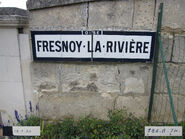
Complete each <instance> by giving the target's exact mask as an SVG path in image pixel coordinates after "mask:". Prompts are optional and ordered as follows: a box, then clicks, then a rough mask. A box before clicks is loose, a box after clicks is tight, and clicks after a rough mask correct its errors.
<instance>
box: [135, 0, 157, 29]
mask: <svg viewBox="0 0 185 139" xmlns="http://www.w3.org/2000/svg"><path fill="white" fill-rule="evenodd" d="M134 6H135V7H134V20H133V28H134V29H143V30H147V29H148V30H156V20H155V18H154V13H155V11H154V10H155V1H154V0H135V2H134Z"/></svg>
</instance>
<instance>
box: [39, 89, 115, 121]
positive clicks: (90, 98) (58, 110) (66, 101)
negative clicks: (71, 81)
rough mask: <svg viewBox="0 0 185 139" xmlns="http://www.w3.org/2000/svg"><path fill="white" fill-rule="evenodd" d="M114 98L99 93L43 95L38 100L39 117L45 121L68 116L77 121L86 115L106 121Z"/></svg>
mask: <svg viewBox="0 0 185 139" xmlns="http://www.w3.org/2000/svg"><path fill="white" fill-rule="evenodd" d="M113 103H114V97H112V96H111V95H109V97H105V96H101V95H100V94H99V93H96V92H93V93H89V92H81V93H76V92H74V93H72V92H68V93H63V94H59V95H48V96H47V95H44V96H42V97H40V99H39V108H40V116H42V117H43V118H46V119H55V120H57V119H63V118H64V117H69V116H70V115H72V116H74V118H76V119H78V118H79V117H84V116H87V115H92V116H94V117H97V118H101V119H107V112H108V110H109V109H113Z"/></svg>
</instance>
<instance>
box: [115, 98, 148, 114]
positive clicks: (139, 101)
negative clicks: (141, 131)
mask: <svg viewBox="0 0 185 139" xmlns="http://www.w3.org/2000/svg"><path fill="white" fill-rule="evenodd" d="M148 100H149V97H148V96H140V97H133V96H119V97H118V98H117V99H116V105H115V108H116V109H126V110H127V112H128V113H133V114H134V115H135V116H136V117H146V116H147V108H148Z"/></svg>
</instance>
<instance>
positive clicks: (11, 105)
mask: <svg viewBox="0 0 185 139" xmlns="http://www.w3.org/2000/svg"><path fill="white" fill-rule="evenodd" d="M0 92H1V97H0V102H1V103H0V110H1V112H2V119H3V123H4V124H5V125H6V124H8V120H10V122H11V124H13V123H16V122H17V120H16V119H15V113H14V111H15V110H17V111H18V113H19V114H21V116H22V117H23V118H24V116H25V114H26V111H25V103H24V95H23V86H22V82H0ZM9 116H11V117H9ZM20 118H21V117H20ZM12 120H13V121H12Z"/></svg>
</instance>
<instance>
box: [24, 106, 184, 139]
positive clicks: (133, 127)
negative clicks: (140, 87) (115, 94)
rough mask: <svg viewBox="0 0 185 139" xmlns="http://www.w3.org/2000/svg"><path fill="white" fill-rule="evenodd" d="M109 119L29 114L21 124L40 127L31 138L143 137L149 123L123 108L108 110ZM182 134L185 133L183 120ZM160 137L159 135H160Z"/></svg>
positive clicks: (139, 138) (100, 138)
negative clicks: (56, 119) (51, 119)
mask: <svg viewBox="0 0 185 139" xmlns="http://www.w3.org/2000/svg"><path fill="white" fill-rule="evenodd" d="M108 118H109V120H100V119H97V118H94V117H92V116H86V117H84V118H80V119H79V120H78V121H75V120H74V119H73V118H65V119H64V120H62V121H60V122H50V123H49V122H46V121H44V120H42V119H40V118H38V117H34V116H31V117H29V118H28V119H27V120H22V121H21V123H22V125H27V126H34V125H35V126H38V125H40V127H41V136H40V137H32V138H33V139H51V138H52V139H130V138H134V139H135V138H136V139H143V138H145V137H144V126H146V125H151V124H149V123H147V122H146V121H145V120H144V119H141V118H136V117H135V116H133V115H132V114H127V113H126V112H125V111H123V110H110V111H109V112H108ZM181 125H182V126H183V135H184V134H185V122H184V123H181ZM160 138H161V137H160Z"/></svg>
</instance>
